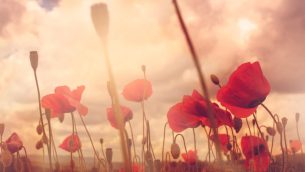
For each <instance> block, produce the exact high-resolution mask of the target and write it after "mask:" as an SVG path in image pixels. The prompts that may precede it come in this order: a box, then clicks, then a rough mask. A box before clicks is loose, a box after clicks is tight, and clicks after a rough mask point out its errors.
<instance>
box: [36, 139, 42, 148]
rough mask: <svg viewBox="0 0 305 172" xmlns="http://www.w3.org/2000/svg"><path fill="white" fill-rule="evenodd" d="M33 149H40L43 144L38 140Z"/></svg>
mask: <svg viewBox="0 0 305 172" xmlns="http://www.w3.org/2000/svg"><path fill="white" fill-rule="evenodd" d="M35 147H36V149H37V150H39V149H41V148H42V147H43V142H42V140H39V141H38V142H37V143H36V145H35Z"/></svg>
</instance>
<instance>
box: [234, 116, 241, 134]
mask: <svg viewBox="0 0 305 172" xmlns="http://www.w3.org/2000/svg"><path fill="white" fill-rule="evenodd" d="M242 126H243V121H242V120H241V119H240V118H236V117H235V118H234V119H233V127H234V129H235V132H236V133H238V132H239V131H240V129H241V127H242Z"/></svg>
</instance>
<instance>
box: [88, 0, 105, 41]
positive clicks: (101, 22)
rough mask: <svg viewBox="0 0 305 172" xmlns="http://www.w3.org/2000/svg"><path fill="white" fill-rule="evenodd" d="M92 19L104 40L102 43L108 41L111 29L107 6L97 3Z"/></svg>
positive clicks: (94, 6)
mask: <svg viewBox="0 0 305 172" xmlns="http://www.w3.org/2000/svg"><path fill="white" fill-rule="evenodd" d="M91 19H92V22H93V25H94V28H95V30H96V32H97V34H98V35H99V37H100V38H101V39H102V41H106V39H107V35H108V27H109V14H108V8H107V5H106V4H105V3H97V4H94V5H92V6H91Z"/></svg>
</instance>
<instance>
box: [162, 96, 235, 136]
mask: <svg viewBox="0 0 305 172" xmlns="http://www.w3.org/2000/svg"><path fill="white" fill-rule="evenodd" d="M211 105H212V111H213V114H214V118H215V120H216V126H217V127H219V126H221V125H228V126H230V127H232V126H233V122H232V116H231V114H230V113H229V112H227V111H224V110H222V109H220V108H219V106H218V105H217V104H215V103H213V104H211ZM207 112H208V110H207V101H206V100H205V99H204V98H203V97H202V96H201V95H200V94H199V93H198V92H197V91H196V90H194V91H193V93H192V95H191V96H188V95H187V96H184V97H183V101H182V102H181V103H177V104H175V105H174V106H172V107H171V108H170V109H169V111H168V113H167V118H168V123H169V126H170V127H171V128H172V130H174V131H175V132H181V131H183V130H185V129H186V128H196V127H197V126H199V125H206V126H209V127H211V124H210V122H209V120H208V115H207Z"/></svg>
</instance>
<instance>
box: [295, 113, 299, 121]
mask: <svg viewBox="0 0 305 172" xmlns="http://www.w3.org/2000/svg"><path fill="white" fill-rule="evenodd" d="M295 120H296V122H299V120H300V113H296V114H295Z"/></svg>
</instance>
